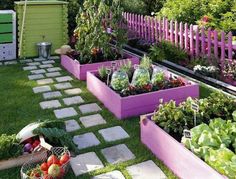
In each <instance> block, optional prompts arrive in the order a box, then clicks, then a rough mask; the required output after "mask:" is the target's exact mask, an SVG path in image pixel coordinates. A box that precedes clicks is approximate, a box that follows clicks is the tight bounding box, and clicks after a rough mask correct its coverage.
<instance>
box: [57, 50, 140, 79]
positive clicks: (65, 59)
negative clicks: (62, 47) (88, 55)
mask: <svg viewBox="0 0 236 179" xmlns="http://www.w3.org/2000/svg"><path fill="white" fill-rule="evenodd" d="M124 56H125V59H124V60H126V59H130V60H131V62H132V64H133V65H134V64H139V59H138V57H135V56H132V55H130V54H127V53H125V54H124ZM124 60H116V61H106V62H99V63H91V64H80V63H79V61H77V60H73V59H72V58H70V57H69V56H67V55H61V65H62V66H63V67H64V68H65V69H66V70H67V71H68V72H70V73H71V74H73V75H74V76H75V77H76V78H77V79H79V80H86V74H87V72H88V71H95V70H98V68H100V67H102V66H107V67H108V66H111V63H112V62H117V63H119V62H122V61H124Z"/></svg>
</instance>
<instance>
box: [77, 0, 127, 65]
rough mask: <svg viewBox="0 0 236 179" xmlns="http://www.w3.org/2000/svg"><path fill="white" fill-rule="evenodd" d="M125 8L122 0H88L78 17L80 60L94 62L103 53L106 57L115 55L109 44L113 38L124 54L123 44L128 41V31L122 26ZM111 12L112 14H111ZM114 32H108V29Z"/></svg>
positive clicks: (117, 47) (120, 52) (118, 48)
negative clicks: (121, 2)
mask: <svg viewBox="0 0 236 179" xmlns="http://www.w3.org/2000/svg"><path fill="white" fill-rule="evenodd" d="M122 11H123V9H122V8H121V6H120V0H114V1H112V3H111V4H110V3H109V2H108V1H103V0H97V1H93V0H86V1H85V2H84V4H83V8H81V9H80V11H79V14H78V17H77V28H76V29H75V36H76V37H77V39H78V41H77V44H76V50H77V51H79V52H80V61H81V62H83V63H86V62H93V61H92V59H93V58H97V57H98V56H99V53H102V55H103V56H104V58H106V59H107V58H108V57H111V56H112V57H113V59H114V54H116V53H114V51H113V49H112V47H111V45H110V44H109V41H110V40H111V39H112V38H115V39H116V40H117V44H116V49H117V50H118V53H119V54H122V51H121V49H122V46H123V44H124V43H125V42H126V38H127V36H126V31H125V30H124V29H122V28H120V26H119V24H120V23H122V22H123V18H122ZM109 14H112V16H110V15H109ZM108 28H111V29H112V32H111V33H108V32H107V29H108Z"/></svg>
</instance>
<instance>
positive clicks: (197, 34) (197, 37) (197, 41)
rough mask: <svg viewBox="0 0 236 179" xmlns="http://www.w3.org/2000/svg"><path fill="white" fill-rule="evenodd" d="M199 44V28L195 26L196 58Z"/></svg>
mask: <svg viewBox="0 0 236 179" xmlns="http://www.w3.org/2000/svg"><path fill="white" fill-rule="evenodd" d="M199 43H200V39H199V28H198V26H197V28H196V48H195V53H196V56H197V57H198V56H199Z"/></svg>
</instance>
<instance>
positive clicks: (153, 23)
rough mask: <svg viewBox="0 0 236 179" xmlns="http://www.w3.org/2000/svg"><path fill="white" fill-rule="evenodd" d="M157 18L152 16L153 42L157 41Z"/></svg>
mask: <svg viewBox="0 0 236 179" xmlns="http://www.w3.org/2000/svg"><path fill="white" fill-rule="evenodd" d="M155 22H156V21H155V18H154V17H152V43H154V42H155V27H156V26H155V25H156V24H155Z"/></svg>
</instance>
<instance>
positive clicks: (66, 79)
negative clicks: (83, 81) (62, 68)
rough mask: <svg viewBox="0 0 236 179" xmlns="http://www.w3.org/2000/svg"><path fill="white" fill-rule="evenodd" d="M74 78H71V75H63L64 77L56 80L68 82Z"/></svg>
mask: <svg viewBox="0 0 236 179" xmlns="http://www.w3.org/2000/svg"><path fill="white" fill-rule="evenodd" d="M72 80H73V78H71V77H70V76H62V77H57V78H56V81H57V82H59V83H60V82H66V81H72Z"/></svg>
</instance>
